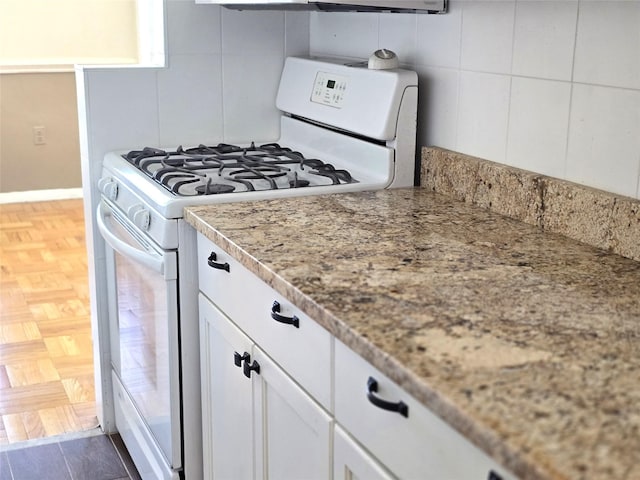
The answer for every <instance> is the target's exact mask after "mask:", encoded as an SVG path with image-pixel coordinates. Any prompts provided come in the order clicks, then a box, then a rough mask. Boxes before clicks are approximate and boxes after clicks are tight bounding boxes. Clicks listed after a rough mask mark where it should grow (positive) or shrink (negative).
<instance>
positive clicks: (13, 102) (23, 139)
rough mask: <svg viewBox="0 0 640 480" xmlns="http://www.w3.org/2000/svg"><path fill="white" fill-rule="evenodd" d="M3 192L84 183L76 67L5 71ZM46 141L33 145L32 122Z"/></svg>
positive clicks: (0, 141)
mask: <svg viewBox="0 0 640 480" xmlns="http://www.w3.org/2000/svg"><path fill="white" fill-rule="evenodd" d="M0 97H1V98H0V126H1V129H0V130H1V132H0V192H23V191H29V190H44V189H51V188H77V187H79V186H80V184H81V183H80V148H79V146H78V113H77V108H76V82H75V78H74V76H73V73H26V74H10V75H0ZM34 126H44V127H45V130H44V135H45V142H46V143H45V144H44V145H34V143H33V127H34Z"/></svg>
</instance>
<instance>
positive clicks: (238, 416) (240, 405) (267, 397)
mask: <svg viewBox="0 0 640 480" xmlns="http://www.w3.org/2000/svg"><path fill="white" fill-rule="evenodd" d="M199 308H200V329H201V342H202V352H203V354H202V392H203V402H202V405H203V410H204V412H203V423H204V428H203V431H204V438H203V444H204V471H205V478H207V479H214V478H215V480H227V479H228V480H243V479H273V480H280V479H286V478H292V479H293V478H300V479H302V478H304V479H327V478H330V465H331V463H330V460H331V452H330V446H331V429H332V419H331V417H330V416H329V415H328V414H327V413H326V412H325V411H324V410H323V409H322V408H321V407H320V405H318V404H317V403H316V402H315V401H314V400H313V399H312V398H311V397H310V396H309V395H308V394H307V393H305V392H304V391H303V390H302V389H301V388H300V387H299V386H298V385H296V384H295V383H294V382H293V381H292V380H291V378H289V376H288V375H287V374H285V372H284V371H283V370H282V369H281V368H280V367H279V366H278V365H276V364H275V362H274V361H273V360H271V359H270V358H269V356H267V355H266V354H265V353H264V352H263V351H262V350H261V349H260V348H258V346H257V345H255V343H253V342H252V340H251V339H250V338H249V337H248V336H247V335H245V334H244V333H243V332H242V331H240V329H239V328H237V327H236V326H235V325H234V324H233V323H232V322H231V321H230V320H229V319H228V318H226V316H225V315H224V314H223V313H222V312H221V311H220V310H219V309H218V308H216V306H215V305H213V303H211V302H210V301H209V300H208V299H207V298H206V297H205V296H203V295H200V297H199Z"/></svg>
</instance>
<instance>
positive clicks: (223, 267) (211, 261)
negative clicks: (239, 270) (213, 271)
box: [207, 252, 229, 272]
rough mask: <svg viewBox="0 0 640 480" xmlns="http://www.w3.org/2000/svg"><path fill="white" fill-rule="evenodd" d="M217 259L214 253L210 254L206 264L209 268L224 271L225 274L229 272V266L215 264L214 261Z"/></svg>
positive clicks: (226, 264)
mask: <svg viewBox="0 0 640 480" xmlns="http://www.w3.org/2000/svg"><path fill="white" fill-rule="evenodd" d="M217 258H218V256H217V255H216V252H211V255H209V258H208V259H207V263H208V264H209V266H210V267H213V268H217V269H218V270H226V271H227V272H228V271H229V264H228V263H226V262H225V263H216V259H217Z"/></svg>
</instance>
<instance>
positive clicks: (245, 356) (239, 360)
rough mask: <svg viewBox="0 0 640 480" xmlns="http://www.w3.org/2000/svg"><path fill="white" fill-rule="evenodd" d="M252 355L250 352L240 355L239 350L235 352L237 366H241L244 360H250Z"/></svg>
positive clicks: (234, 359)
mask: <svg viewBox="0 0 640 480" xmlns="http://www.w3.org/2000/svg"><path fill="white" fill-rule="evenodd" d="M250 357H251V356H250V355H249V352H244V353H243V354H242V355H240V354H239V353H238V352H233V363H234V364H235V366H236V367H241V366H242V362H244V361H245V360H249V358H250Z"/></svg>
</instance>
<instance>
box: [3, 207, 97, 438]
mask: <svg viewBox="0 0 640 480" xmlns="http://www.w3.org/2000/svg"><path fill="white" fill-rule="evenodd" d="M93 382H94V378H93V352H92V344H91V325H90V313H89V293H88V278H87V254H86V248H85V243H84V219H83V210H82V200H79V199H73V200H59V201H51V202H35V203H16V204H5V205H0V445H3V444H8V443H15V442H20V441H23V440H29V439H33V438H40V437H47V436H52V435H58V434H61V433H68V432H74V431H81V430H86V429H89V428H94V427H96V425H97V419H96V413H95V393H94V386H93Z"/></svg>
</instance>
